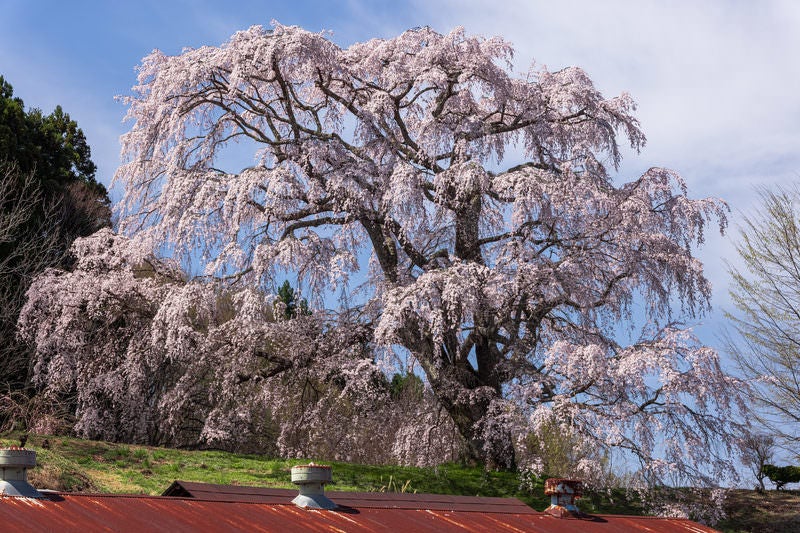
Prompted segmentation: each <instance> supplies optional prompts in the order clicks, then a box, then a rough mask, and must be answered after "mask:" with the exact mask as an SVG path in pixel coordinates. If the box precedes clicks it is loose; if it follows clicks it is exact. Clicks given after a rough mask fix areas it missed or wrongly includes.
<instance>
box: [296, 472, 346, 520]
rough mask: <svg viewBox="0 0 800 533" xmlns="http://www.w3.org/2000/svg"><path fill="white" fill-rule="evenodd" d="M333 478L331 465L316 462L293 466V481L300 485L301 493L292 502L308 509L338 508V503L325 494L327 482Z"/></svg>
mask: <svg viewBox="0 0 800 533" xmlns="http://www.w3.org/2000/svg"><path fill="white" fill-rule="evenodd" d="M332 480H333V476H332V475H331V467H330V466H325V465H315V464H314V463H309V464H307V465H297V466H293V467H292V483H294V484H295V485H298V486H299V487H300V494H298V495H297V497H296V498H295V499H294V500H292V503H293V504H295V505H296V506H298V507H303V508H307V509H336V504H335V503H333V502H332V501H331V500H330V499H328V497H327V496H325V483H330V482H331V481H332Z"/></svg>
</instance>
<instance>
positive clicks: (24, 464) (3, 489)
mask: <svg viewBox="0 0 800 533" xmlns="http://www.w3.org/2000/svg"><path fill="white" fill-rule="evenodd" d="M34 466H36V452H35V451H33V450H26V449H25V448H18V447H16V446H12V447H11V448H1V449H0V496H14V497H19V498H44V496H42V494H40V493H39V491H38V490H36V489H35V488H33V487H32V486H31V485H30V484H29V483H28V469H29V468H33V467H34Z"/></svg>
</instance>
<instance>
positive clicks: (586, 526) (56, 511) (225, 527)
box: [0, 493, 714, 533]
mask: <svg viewBox="0 0 800 533" xmlns="http://www.w3.org/2000/svg"><path fill="white" fill-rule="evenodd" d="M0 524H2V525H3V530H4V531H6V530H7V531H23V532H24V531H37V532H41V531H53V532H56V531H57V532H65V533H69V532H94V531H115V532H121V533H125V532H141V531H153V532H159V531H164V532H169V533H182V532H190V531H191V532H201V533H202V532H217V531H231V532H237V531H248V532H251V531H280V532H282V533H288V532H293V531H298V532H299V531H338V532H343V531H344V532H353V533H360V532H378V531H419V532H428V531H429V532H437V533H446V532H448V531H475V532H487V533H489V532H506V531H508V532H541V533H560V532H586V533H594V532H598V533H623V532H630V531H633V532H635V531H647V532H650V533H675V532H688V533H707V532H713V531H714V530H713V529H710V528H706V527H703V526H700V525H698V524H696V523H694V522H691V521H689V520H680V519H658V518H646V517H630V516H599V517H592V518H588V519H574V518H568V519H559V518H555V517H552V516H550V515H546V514H544V513H537V512H532V513H529V512H526V513H506V512H471V511H449V510H448V511H445V510H431V509H424V508H416V509H407V508H375V507H361V508H355V507H353V508H345V509H343V510H341V511H315V510H305V509H300V508H298V507H295V506H294V505H292V504H268V503H246V502H226V501H209V500H200V499H194V498H174V497H172V498H170V497H159V496H118V495H91V494H69V493H56V494H49V495H48V497H47V498H46V499H42V500H33V499H27V498H11V497H0Z"/></svg>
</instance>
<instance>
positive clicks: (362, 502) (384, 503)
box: [163, 481, 536, 514]
mask: <svg viewBox="0 0 800 533" xmlns="http://www.w3.org/2000/svg"><path fill="white" fill-rule="evenodd" d="M325 494H326V496H328V498H330V499H331V500H333V501H334V502H336V504H338V505H339V506H343V507H353V508H359V509H365V508H371V509H430V510H440V511H472V512H483V513H516V514H533V513H536V511H535V510H533V509H531V508H530V507H528V506H527V505H525V503H523V502H522V501H520V500H518V499H517V498H497V497H488V496H453V495H450V494H415V493H395V492H344V491H325ZM163 495H164V496H182V497H190V498H198V499H201V500H209V501H227V502H251V503H270V504H275V505H281V504H286V503H288V502H291V501H292V498H294V497H295V496H296V495H297V490H296V489H275V488H270V487H245V486H241V485H217V484H213V483H198V482H193V481H175V482H174V483H173V484H172V485H170V487H169V488H168V489H167V490H165V491H164V494H163Z"/></svg>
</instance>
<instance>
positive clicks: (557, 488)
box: [544, 478, 585, 518]
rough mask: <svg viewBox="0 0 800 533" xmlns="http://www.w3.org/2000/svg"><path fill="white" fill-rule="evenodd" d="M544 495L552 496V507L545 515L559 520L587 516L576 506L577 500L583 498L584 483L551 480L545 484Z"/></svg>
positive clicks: (546, 510)
mask: <svg viewBox="0 0 800 533" xmlns="http://www.w3.org/2000/svg"><path fill="white" fill-rule="evenodd" d="M544 493H545V494H547V495H548V496H550V507H548V508H547V509H545V510H544V512H545V513H547V514H550V515H553V516H555V517H557V518H568V517H581V516H585V515H584V514H583V513H582V512H581V510H580V509H578V506H577V505H575V500H577V499H578V498H580V497H581V496H583V481H580V480H578V479H566V478H550V479H548V480H547V481H545V482H544Z"/></svg>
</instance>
